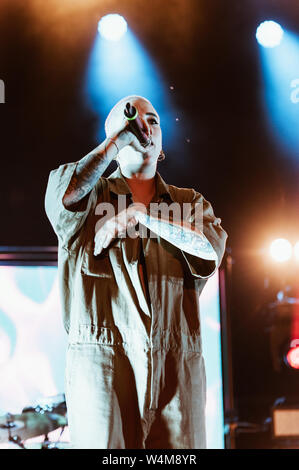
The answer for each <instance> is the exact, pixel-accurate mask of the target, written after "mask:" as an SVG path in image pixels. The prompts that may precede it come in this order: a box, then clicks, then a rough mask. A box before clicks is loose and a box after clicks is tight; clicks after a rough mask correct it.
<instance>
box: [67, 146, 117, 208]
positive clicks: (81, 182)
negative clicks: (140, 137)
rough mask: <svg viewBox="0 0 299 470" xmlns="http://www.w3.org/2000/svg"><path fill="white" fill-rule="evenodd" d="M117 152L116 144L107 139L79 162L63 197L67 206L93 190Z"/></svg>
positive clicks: (74, 203) (75, 202) (72, 204)
mask: <svg viewBox="0 0 299 470" xmlns="http://www.w3.org/2000/svg"><path fill="white" fill-rule="evenodd" d="M116 154H117V147H116V144H115V143H114V142H113V140H111V139H106V140H105V141H104V142H102V143H101V144H100V145H99V146H98V147H96V148H95V149H94V150H92V151H91V152H90V153H88V154H87V155H85V157H83V158H82V159H81V160H80V161H79V162H78V165H77V167H76V171H75V173H74V174H73V176H72V179H71V181H70V184H69V186H68V188H67V190H66V192H65V195H64V198H63V203H64V204H65V206H67V207H71V206H74V205H76V204H78V203H79V202H80V201H81V200H82V199H83V198H84V197H85V196H86V195H87V194H88V193H89V192H90V191H91V190H92V188H93V187H94V186H95V185H96V183H97V181H98V179H99V178H100V176H102V174H103V173H104V171H105V170H106V168H107V167H108V165H109V164H110V162H111V160H112V159H113V158H114V157H115V156H116Z"/></svg>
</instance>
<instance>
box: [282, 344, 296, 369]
mask: <svg viewBox="0 0 299 470" xmlns="http://www.w3.org/2000/svg"><path fill="white" fill-rule="evenodd" d="M285 360H286V363H287V364H288V365H289V366H290V367H292V369H299V346H296V347H295V348H291V349H289V351H288V352H287V354H286V356H285Z"/></svg>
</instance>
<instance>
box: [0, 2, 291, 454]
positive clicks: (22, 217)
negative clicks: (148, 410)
mask: <svg viewBox="0 0 299 470" xmlns="http://www.w3.org/2000/svg"><path fill="white" fill-rule="evenodd" d="M110 12H117V13H119V14H121V15H123V16H124V17H125V18H126V20H127V22H128V25H129V26H130V28H131V30H132V31H133V33H134V34H135V36H137V38H138V40H139V41H140V42H141V43H142V44H143V47H144V48H145V49H146V50H147V53H148V54H149V55H150V57H151V58H152V60H153V62H154V63H155V64H156V67H157V68H158V69H159V70H160V73H161V74H162V77H163V80H164V85H165V87H166V89H167V90H168V93H169V99H170V100H171V102H172V103H173V105H174V107H175V108H176V110H178V112H179V116H180V126H182V127H181V134H180V138H178V140H177V141H176V140H175V136H174V137H173V142H172V143H171V145H168V146H167V145H164V151H165V154H166V157H167V158H166V160H165V161H164V162H162V163H160V164H159V168H158V170H159V171H160V173H161V175H162V177H163V178H164V179H165V180H166V181H167V182H169V183H171V184H175V185H177V186H183V187H184V186H186V187H193V188H195V189H196V190H198V191H200V192H201V193H202V194H203V195H204V196H205V198H206V199H208V200H209V201H211V203H212V205H213V207H214V211H215V214H216V215H217V216H218V217H221V219H222V225H223V227H224V228H225V229H226V231H227V232H228V234H229V238H228V249H229V251H230V253H231V254H232V256H233V261H234V263H233V278H232V293H231V320H232V323H231V325H232V365H233V383H234V398H235V409H236V416H237V418H238V420H239V421H242V422H248V423H262V422H263V420H264V419H265V418H267V416H269V415H270V407H271V405H272V404H273V401H274V399H275V398H277V397H278V396H279V391H278V390H277V388H275V387H276V386H277V380H278V376H277V375H276V374H275V373H274V371H273V370H272V367H271V360H270V353H269V345H268V340H267V335H266V333H264V323H263V322H264V317H263V316H262V315H260V313H259V311H258V306H259V305H260V304H261V303H263V302H264V301H265V290H264V278H263V259H262V256H261V253H260V248H261V246H262V245H263V243H264V241H265V240H266V239H267V238H268V237H271V236H272V235H273V234H275V235H276V234H278V235H279V234H280V231H283V232H284V231H287V232H288V233H296V231H297V233H298V234H299V217H298V216H299V213H298V212H299V211H298V207H299V206H298V202H299V187H298V176H299V165H298V162H299V151H298V152H297V155H298V159H297V160H296V159H295V158H293V159H291V158H289V156H288V155H287V153H286V152H284V151H283V150H282V148H281V147H279V146H278V145H277V142H276V141H275V140H274V139H273V135H272V134H271V132H270V131H269V129H268V126H267V123H266V121H265V114H264V109H263V107H262V104H261V94H262V71H261V63H260V57H259V50H258V47H259V46H258V44H257V42H256V38H255V30H256V27H257V25H258V24H259V23H260V22H261V21H263V20H264V19H268V18H270V19H274V20H277V21H279V22H280V23H281V24H282V23H283V25H284V27H286V28H288V29H289V30H292V31H294V32H295V33H297V34H298V32H299V3H298V0H284V1H278V0H277V1H274V0H273V1H270V0H268V1H267V0H242V1H240V0H225V1H224V0H223V1H221V0H166V1H164V2H161V0H151V1H150V2H144V1H139V0H122V1H121V2H120V1H112V0H111V1H109V0H105V1H104V0H103V1H93V0H89V1H85V2H83V1H82V2H79V1H76V2H71V1H70V0H65V1H60V2H58V0H57V1H56V0H55V1H54V0H51V1H48V2H43V1H42V0H27V1H26V2H25V1H21V0H1V4H0V78H1V79H2V80H3V81H4V82H5V100H6V102H5V104H2V105H1V106H0V120H1V121H0V125H1V127H0V134H1V140H0V152H1V184H0V191H1V193H0V194H1V203H2V206H1V220H2V222H1V232H0V245H1V246H33V245H37V246H49V245H56V243H57V241H56V236H55V234H54V232H53V231H52V228H51V226H50V224H49V222H48V219H47V217H46V214H45V211H44V195H45V189H46V184H47V179H48V174H49V172H50V170H51V169H54V168H57V167H58V166H59V165H60V164H61V163H66V162H72V161H76V160H79V159H80V158H82V157H83V156H84V155H85V154H86V153H88V152H89V151H90V150H91V149H92V148H94V147H95V146H96V145H97V144H98V143H99V142H98V141H97V139H96V137H95V136H96V129H97V128H98V125H99V124H100V125H102V126H103V125H104V122H103V121H100V122H99V117H98V115H97V114H96V113H95V112H93V111H92V110H91V109H89V108H88V106H86V103H84V100H83V99H82V94H81V92H80V90H81V87H82V81H83V76H84V74H85V69H86V66H87V62H88V57H89V54H90V51H91V49H92V45H93V42H94V39H95V34H96V27H97V22H98V20H99V18H100V17H101V16H103V15H105V14H107V13H110ZM294 78H296V77H294ZM170 87H174V88H173V89H170ZM153 104H154V106H155V107H156V108H157V110H158V111H159V103H158V102H154V103H153ZM297 106H298V112H299V104H298V105H297ZM162 131H163V122H162ZM182 136H183V138H182ZM187 139H188V141H187ZM168 147H169V148H168ZM113 168H114V166H113V165H111V167H110V168H109V172H110V171H111V169H113ZM267 295H268V296H269V293H267ZM270 297H271V295H270ZM296 380H297V379H296ZM297 382H298V380H297ZM297 382H296V387H298V388H297V391H298V400H299V384H298V383H297ZM251 439H252V436H251ZM244 442H245V443H244ZM247 442H249V441H247ZM246 445H249V444H246V439H245V441H244V438H243V440H242V442H241V440H240V443H239V446H245V447H246ZM250 445H251V446H256V445H258V444H256V443H252V440H251V441H250Z"/></svg>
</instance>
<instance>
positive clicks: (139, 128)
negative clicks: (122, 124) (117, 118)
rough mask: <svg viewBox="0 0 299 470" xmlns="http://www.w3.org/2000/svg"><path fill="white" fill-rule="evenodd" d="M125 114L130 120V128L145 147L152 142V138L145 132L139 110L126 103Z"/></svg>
mask: <svg viewBox="0 0 299 470" xmlns="http://www.w3.org/2000/svg"><path fill="white" fill-rule="evenodd" d="M124 115H125V116H126V118H127V121H128V127H129V130H130V131H131V132H132V133H133V134H134V135H135V136H136V137H137V139H138V140H139V142H140V143H141V145H142V146H143V147H147V146H148V145H150V144H151V138H150V137H149V136H148V135H147V134H146V132H144V130H143V124H142V122H141V119H140V117H139V116H138V110H137V108H135V106H133V105H131V104H130V103H127V104H126V107H125V109H124Z"/></svg>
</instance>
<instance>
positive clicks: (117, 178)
mask: <svg viewBox="0 0 299 470" xmlns="http://www.w3.org/2000/svg"><path fill="white" fill-rule="evenodd" d="M107 180H108V185H109V190H110V191H112V192H114V193H115V194H132V193H131V190H130V187H129V185H128V184H127V182H126V180H125V178H124V176H123V175H122V173H121V171H120V168H119V167H118V168H117V169H116V170H115V171H114V172H113V173H112V174H111V175H110V176H109V177H108V178H107ZM155 180H156V196H155V198H156V199H158V201H159V200H161V199H163V196H165V195H166V196H169V198H170V199H171V200H173V198H172V197H171V193H170V191H169V185H168V184H167V183H165V181H164V180H163V178H162V176H161V175H160V173H159V172H158V171H156V174H155Z"/></svg>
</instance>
